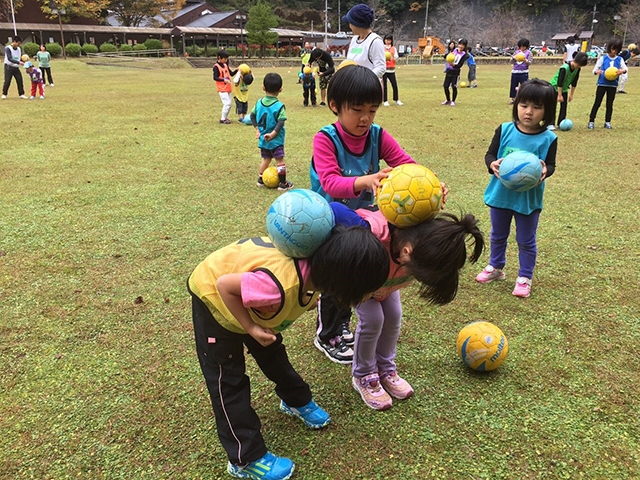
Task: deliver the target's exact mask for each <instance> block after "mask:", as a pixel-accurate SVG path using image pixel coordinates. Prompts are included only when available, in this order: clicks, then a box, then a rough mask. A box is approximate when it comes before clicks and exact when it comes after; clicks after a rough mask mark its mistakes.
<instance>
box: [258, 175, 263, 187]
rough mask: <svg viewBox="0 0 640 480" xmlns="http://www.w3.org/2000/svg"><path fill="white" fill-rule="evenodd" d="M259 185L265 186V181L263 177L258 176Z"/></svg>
mask: <svg viewBox="0 0 640 480" xmlns="http://www.w3.org/2000/svg"><path fill="white" fill-rule="evenodd" d="M256 185H257V186H258V187H264V186H265V185H264V182H263V181H262V177H258V181H257V182H256Z"/></svg>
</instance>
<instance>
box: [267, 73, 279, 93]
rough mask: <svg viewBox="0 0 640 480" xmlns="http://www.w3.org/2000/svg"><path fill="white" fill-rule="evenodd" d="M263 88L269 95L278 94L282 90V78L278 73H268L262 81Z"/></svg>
mask: <svg viewBox="0 0 640 480" xmlns="http://www.w3.org/2000/svg"><path fill="white" fill-rule="evenodd" d="M262 86H263V87H264V91H265V92H267V93H278V92H279V91H280V89H281V88H282V77H281V76H280V75H279V74H277V73H267V74H266V75H265V76H264V79H263V80H262Z"/></svg>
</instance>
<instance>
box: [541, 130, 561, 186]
mask: <svg viewBox="0 0 640 480" xmlns="http://www.w3.org/2000/svg"><path fill="white" fill-rule="evenodd" d="M557 152H558V139H557V138H556V139H555V140H554V141H553V142H552V143H551V145H549V150H548V151H547V158H545V159H544V160H543V165H542V178H540V183H542V181H543V180H544V179H545V178H549V177H550V176H551V175H553V172H555V171H556V153H557Z"/></svg>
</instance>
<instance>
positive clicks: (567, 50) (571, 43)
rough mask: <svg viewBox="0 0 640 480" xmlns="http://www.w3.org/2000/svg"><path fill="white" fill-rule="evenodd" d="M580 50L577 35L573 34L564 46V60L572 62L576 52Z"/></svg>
mask: <svg viewBox="0 0 640 480" xmlns="http://www.w3.org/2000/svg"><path fill="white" fill-rule="evenodd" d="M579 51H580V44H578V43H576V37H574V36H571V37H569V38H567V43H566V44H565V46H564V53H563V54H562V62H563V63H566V62H570V61H571V60H573V57H575V56H576V53H578V52H579Z"/></svg>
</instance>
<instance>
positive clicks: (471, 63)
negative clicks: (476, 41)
mask: <svg viewBox="0 0 640 480" xmlns="http://www.w3.org/2000/svg"><path fill="white" fill-rule="evenodd" d="M467 55H469V58H467V67H469V73H468V74H467V80H468V82H469V83H468V84H467V87H468V88H476V87H477V86H478V82H477V81H476V59H475V58H473V55H471V47H469V48H467Z"/></svg>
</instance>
